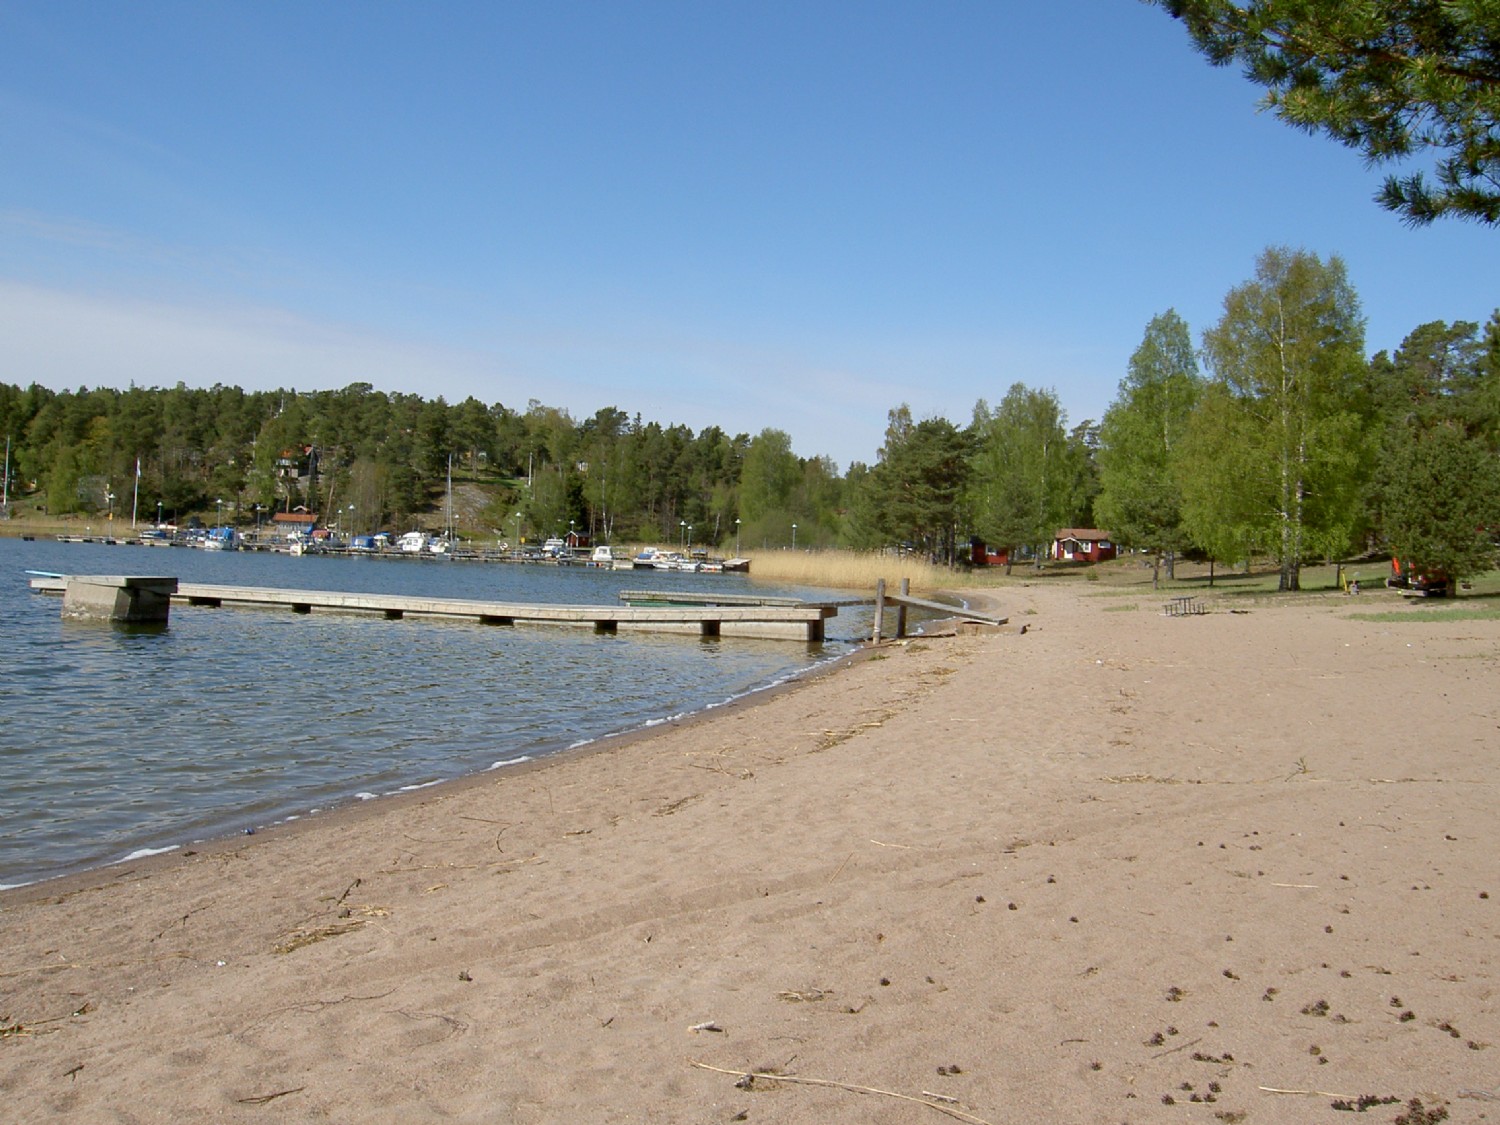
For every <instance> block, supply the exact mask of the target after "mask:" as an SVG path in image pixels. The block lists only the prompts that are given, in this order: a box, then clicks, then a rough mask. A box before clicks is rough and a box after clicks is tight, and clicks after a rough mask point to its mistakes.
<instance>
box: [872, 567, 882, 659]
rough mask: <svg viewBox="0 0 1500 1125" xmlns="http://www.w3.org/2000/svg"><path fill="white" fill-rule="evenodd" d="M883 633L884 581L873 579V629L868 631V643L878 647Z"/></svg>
mask: <svg viewBox="0 0 1500 1125" xmlns="http://www.w3.org/2000/svg"><path fill="white" fill-rule="evenodd" d="M884 632H885V579H884V578H877V579H875V628H873V629H871V630H870V643H871V644H876V645H878V644H879V643H880V639H881V634H883V633H884Z"/></svg>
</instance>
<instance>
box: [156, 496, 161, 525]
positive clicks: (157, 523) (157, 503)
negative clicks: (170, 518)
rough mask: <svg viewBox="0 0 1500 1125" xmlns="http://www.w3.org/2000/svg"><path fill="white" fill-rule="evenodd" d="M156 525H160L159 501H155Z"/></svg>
mask: <svg viewBox="0 0 1500 1125" xmlns="http://www.w3.org/2000/svg"><path fill="white" fill-rule="evenodd" d="M156 526H157V527H161V501H160V500H158V501H157V502H156Z"/></svg>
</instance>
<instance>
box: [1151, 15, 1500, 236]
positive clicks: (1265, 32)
mask: <svg viewBox="0 0 1500 1125" xmlns="http://www.w3.org/2000/svg"><path fill="white" fill-rule="evenodd" d="M1146 3H1149V4H1153V5H1155V6H1158V7H1161V8H1165V9H1166V10H1167V11H1168V12H1169V13H1170V14H1171V15H1173V16H1175V17H1176V18H1178V19H1180V20H1182V22H1183V23H1184V24H1185V25H1186V27H1187V30H1188V33H1189V35H1191V36H1192V39H1193V41H1194V43H1195V44H1196V45H1197V47H1198V49H1199V50H1200V51H1201V52H1202V53H1203V54H1204V55H1205V56H1206V57H1207V58H1208V60H1209V61H1210V62H1211V63H1213V64H1214V65H1215V66H1224V65H1227V64H1229V63H1231V62H1239V63H1240V64H1242V65H1243V66H1244V68H1245V73H1246V76H1247V77H1248V78H1249V79H1250V80H1251V81H1252V82H1255V83H1256V84H1258V85H1261V86H1264V87H1266V89H1267V93H1266V95H1265V98H1264V101H1263V104H1264V105H1265V106H1267V107H1268V108H1270V109H1273V110H1274V111H1275V112H1276V114H1277V116H1279V117H1280V118H1281V119H1282V120H1283V121H1285V122H1287V123H1288V124H1291V125H1294V126H1296V127H1297V128H1300V129H1304V130H1306V131H1308V132H1312V133H1319V132H1321V133H1326V134H1327V135H1328V136H1330V137H1332V138H1334V139H1335V140H1337V141H1339V142H1340V143H1342V144H1344V145H1347V146H1349V147H1350V148H1353V149H1356V150H1358V151H1359V152H1361V153H1362V154H1363V155H1364V157H1365V159H1366V160H1367V161H1368V162H1369V163H1370V164H1372V165H1380V164H1391V163H1399V162H1402V161H1406V160H1408V159H1409V158H1411V157H1413V156H1415V155H1417V154H1421V153H1429V152H1430V153H1433V154H1436V163H1435V167H1434V174H1435V179H1436V182H1435V183H1429V182H1428V181H1427V179H1426V178H1425V177H1424V176H1423V174H1422V173H1420V172H1417V173H1413V174H1410V175H1406V176H1399V175H1391V176H1389V177H1388V178H1387V179H1386V181H1385V184H1384V186H1383V187H1382V188H1381V190H1380V192H1379V194H1377V196H1376V200H1377V201H1378V202H1379V203H1380V205H1381V206H1382V207H1385V208H1386V209H1387V210H1390V211H1394V212H1396V213H1397V214H1399V215H1401V216H1402V217H1403V218H1404V219H1405V220H1406V221H1407V222H1409V223H1412V224H1422V223H1429V222H1431V221H1432V220H1434V219H1436V218H1438V217H1439V216H1443V215H1454V216H1460V217H1463V218H1470V219H1477V220H1479V221H1480V222H1483V223H1487V224H1491V225H1493V224H1496V223H1500V11H1497V8H1496V5H1495V0H1360V2H1359V3H1354V2H1351V0H1247V2H1241V3H1233V2H1231V0H1146Z"/></svg>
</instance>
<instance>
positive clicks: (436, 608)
mask: <svg viewBox="0 0 1500 1125" xmlns="http://www.w3.org/2000/svg"><path fill="white" fill-rule="evenodd" d="M67 582H68V578H67V576H52V575H47V576H41V575H39V576H36V577H33V578H32V579H31V588H32V589H33V590H35V591H38V592H40V593H53V594H60V593H62V592H63V591H64V590H65V589H66V587H67ZM172 602H173V603H174V604H176V605H180V606H183V605H185V606H222V607H245V608H260V609H289V610H291V611H292V612H293V613H313V612H334V613H372V614H379V615H380V616H382V617H384V618H387V619H389V620H399V619H401V618H405V617H437V618H457V619H461V620H469V621H478V622H480V623H481V624H484V625H518V624H522V623H525V624H551V625H572V626H580V627H588V628H591V629H593V630H594V631H595V632H596V633H615V632H618V631H620V630H621V629H628V630H642V631H653V632H671V633H685V634H689V635H695V636H700V637H758V638H766V639H774V640H800V641H809V642H816V641H821V640H823V638H824V632H825V623H826V622H827V620H828V619H829V618H831V617H835V616H837V615H838V607H837V606H834V605H828V604H822V603H817V602H795V603H793V604H782V603H780V602H779V601H778V604H774V605H760V604H756V605H745V604H727V605H655V606H633V605H615V606H602V605H530V604H524V603H513V602H484V601H471V600H467V599H461V598H428V597H418V596H412V595H405V594H353V593H344V592H340V591H333V590H282V589H277V588H274V587H263V586H221V585H212V584H208V583H202V582H179V583H178V584H177V589H176V591H175V593H173V594H172Z"/></svg>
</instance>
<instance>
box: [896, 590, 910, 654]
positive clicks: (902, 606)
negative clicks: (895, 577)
mask: <svg viewBox="0 0 1500 1125" xmlns="http://www.w3.org/2000/svg"><path fill="white" fill-rule="evenodd" d="M910 595H911V579H910V578H903V579H901V596H902V597H903V598H905V597H909V596H910ZM905 637H906V603H905V602H897V603H896V639H897V640H898V641H899V640H903V639H904V638H905Z"/></svg>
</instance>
